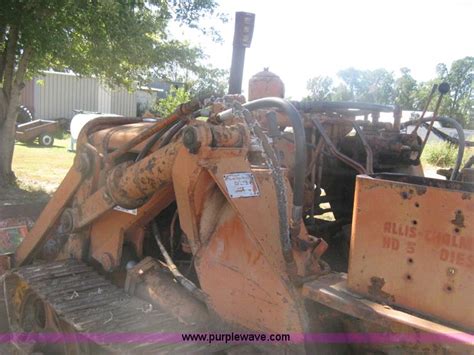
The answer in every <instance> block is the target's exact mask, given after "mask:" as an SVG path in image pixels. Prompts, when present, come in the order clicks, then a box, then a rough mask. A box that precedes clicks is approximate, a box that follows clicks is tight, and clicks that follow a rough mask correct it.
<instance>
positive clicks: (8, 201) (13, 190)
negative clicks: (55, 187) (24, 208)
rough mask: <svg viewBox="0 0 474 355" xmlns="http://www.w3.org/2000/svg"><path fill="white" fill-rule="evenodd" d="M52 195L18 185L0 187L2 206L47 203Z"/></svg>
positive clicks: (0, 202) (0, 204) (0, 203)
mask: <svg viewBox="0 0 474 355" xmlns="http://www.w3.org/2000/svg"><path fill="white" fill-rule="evenodd" d="M49 198H50V195H49V194H48V193H47V192H46V191H44V190H42V189H30V188H23V187H20V186H18V185H6V186H5V185H3V186H2V185H0V206H2V205H13V204H30V203H37V202H38V203H41V202H47V201H48V200H49Z"/></svg>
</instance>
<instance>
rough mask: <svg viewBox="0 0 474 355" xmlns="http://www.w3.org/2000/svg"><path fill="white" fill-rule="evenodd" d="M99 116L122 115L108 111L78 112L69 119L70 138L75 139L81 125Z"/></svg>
mask: <svg viewBox="0 0 474 355" xmlns="http://www.w3.org/2000/svg"><path fill="white" fill-rule="evenodd" d="M99 117H123V116H121V115H114V114H110V113H106V114H105V113H78V114H77V115H75V116H74V117H73V118H72V120H71V138H72V139H74V140H77V137H79V133H81V130H82V127H84V126H85V125H86V123H87V122H89V121H92V120H93V119H95V118H99Z"/></svg>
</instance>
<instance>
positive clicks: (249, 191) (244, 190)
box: [224, 173, 260, 198]
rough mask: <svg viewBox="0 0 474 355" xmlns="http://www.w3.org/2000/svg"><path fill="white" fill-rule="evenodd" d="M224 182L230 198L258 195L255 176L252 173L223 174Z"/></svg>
mask: <svg viewBox="0 0 474 355" xmlns="http://www.w3.org/2000/svg"><path fill="white" fill-rule="evenodd" d="M224 182H225V186H226V188H227V192H228V193H229V196H230V197H231V198H240V197H255V196H259V195H260V192H259V190H258V186H257V182H256V181H255V176H253V174H252V173H233V174H224Z"/></svg>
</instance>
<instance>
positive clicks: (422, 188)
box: [415, 186, 428, 196]
mask: <svg viewBox="0 0 474 355" xmlns="http://www.w3.org/2000/svg"><path fill="white" fill-rule="evenodd" d="M415 190H416V194H417V195H418V196H421V195H424V194H425V193H426V191H427V190H428V188H427V187H426V186H416V187H415Z"/></svg>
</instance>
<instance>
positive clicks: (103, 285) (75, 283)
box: [5, 259, 229, 354]
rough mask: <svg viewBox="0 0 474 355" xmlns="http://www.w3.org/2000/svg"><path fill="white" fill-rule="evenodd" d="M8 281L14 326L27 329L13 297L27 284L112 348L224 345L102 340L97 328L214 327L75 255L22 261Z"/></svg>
mask: <svg viewBox="0 0 474 355" xmlns="http://www.w3.org/2000/svg"><path fill="white" fill-rule="evenodd" d="M5 282H6V284H5V286H6V288H5V289H6V290H7V294H6V295H5V296H6V298H7V307H8V313H9V318H10V323H11V328H12V331H22V329H19V328H18V326H15V322H14V319H13V318H14V317H15V314H14V307H15V306H14V305H13V298H14V297H15V292H17V291H16V290H17V288H18V285H25V284H26V285H28V287H29V288H30V289H31V290H32V291H33V292H34V293H36V295H37V296H38V297H39V298H40V299H41V300H42V301H44V302H45V304H46V305H47V306H48V307H50V308H51V309H53V310H54V312H55V313H56V315H57V317H58V318H59V319H60V320H61V321H64V322H66V323H67V325H69V326H70V327H72V329H74V330H75V331H76V332H78V333H81V336H83V337H86V338H87V337H90V338H88V339H91V341H92V342H94V343H95V344H97V345H98V346H99V347H101V348H102V349H104V350H106V351H109V352H112V353H121V354H124V353H126V354H127V353H128V354H131V353H133V354H136V353H140V354H142V353H190V352H192V353H200V352H203V353H210V352H214V351H219V350H223V348H224V346H223V345H219V344H216V345H212V347H210V346H209V345H208V344H203V343H201V344H199V343H174V344H172V343H165V342H149V343H139V342H134V343H104V342H101V341H100V339H99V340H97V339H96V337H94V334H95V335H97V334H98V333H99V334H102V333H115V334H116V333H122V332H123V333H127V332H128V333H130V332H133V333H154V334H155V335H156V333H203V332H206V331H209V328H208V327H207V326H203V325H187V324H183V323H181V322H179V321H178V320H177V319H176V318H174V317H173V316H171V315H170V314H169V313H167V312H166V311H165V310H163V309H160V308H158V307H156V306H154V305H153V306H152V305H151V304H150V303H147V302H145V301H143V300H141V299H138V298H136V297H132V296H130V295H128V294H127V293H126V292H125V291H124V290H123V289H120V288H118V287H117V286H115V285H113V284H112V283H111V282H110V281H108V280H106V279H105V278H104V277H103V276H101V275H99V274H98V273H97V272H95V271H94V270H93V269H92V268H91V267H90V266H88V265H86V264H83V263H81V262H78V261H76V260H72V259H70V260H66V261H60V262H54V263H48V264H41V265H35V266H26V267H22V268H19V269H16V270H13V271H12V272H10V273H9V274H8V276H7V277H6V281H5ZM150 335H151V334H150ZM228 347H229V346H227V348H228Z"/></svg>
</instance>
